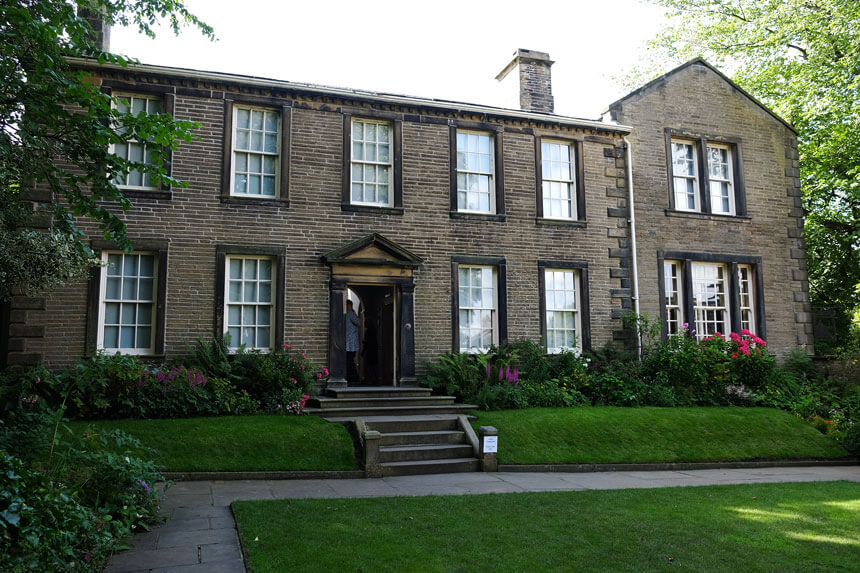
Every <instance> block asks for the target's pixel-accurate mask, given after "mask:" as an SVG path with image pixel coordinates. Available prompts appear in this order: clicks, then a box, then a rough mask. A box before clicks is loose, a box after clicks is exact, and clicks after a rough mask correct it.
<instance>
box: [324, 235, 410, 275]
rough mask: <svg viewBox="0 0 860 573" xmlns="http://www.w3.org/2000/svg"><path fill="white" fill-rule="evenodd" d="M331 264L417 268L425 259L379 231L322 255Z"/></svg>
mask: <svg viewBox="0 0 860 573" xmlns="http://www.w3.org/2000/svg"><path fill="white" fill-rule="evenodd" d="M322 259H323V261H325V262H326V263H329V264H335V263H339V264H352V265H383V266H395V267H407V268H415V267H417V266H418V265H420V264H421V263H422V262H424V259H422V258H421V257H419V256H418V255H416V254H414V253H412V252H410V251H409V250H408V249H406V248H404V247H402V246H400V245H398V244H397V243H395V242H394V241H392V240H390V239H387V238H385V237H383V236H382V235H380V234H379V233H371V234H370V235H366V236H364V237H361V238H360V239H356V240H355V241H352V242H351V243H347V244H346V245H343V246H341V247H338V248H336V249H334V250H331V251H329V252H328V253H326V254H324V255H323V257H322Z"/></svg>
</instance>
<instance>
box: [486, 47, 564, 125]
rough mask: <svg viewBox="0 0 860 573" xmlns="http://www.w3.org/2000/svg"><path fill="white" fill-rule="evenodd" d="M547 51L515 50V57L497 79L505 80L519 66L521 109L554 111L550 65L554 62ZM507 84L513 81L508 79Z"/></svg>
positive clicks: (543, 111) (544, 111)
mask: <svg viewBox="0 0 860 573" xmlns="http://www.w3.org/2000/svg"><path fill="white" fill-rule="evenodd" d="M554 63H555V62H553V61H552V60H550V59H549V54H547V53H546V52H537V51H535V50H524V49H522V48H520V49H519V50H517V51H516V52H514V59H512V60H511V61H510V63H509V64H508V65H507V66H505V69H503V70H502V71H501V72H499V75H497V76H496V79H497V80H499V81H500V82H501V81H503V80H504V79H505V78H506V77H507V76H508V74H510V72H511V70H513V69H514V68H519V74H518V75H519V86H514V87H515V88H518V90H519V95H520V109H522V110H524V111H536V112H541V113H552V111H553V99H552V77H551V75H550V67H551V66H552V65H553V64H554ZM506 83H507V84H511V83H513V80H512V79H511V80H508V81H507V82H506Z"/></svg>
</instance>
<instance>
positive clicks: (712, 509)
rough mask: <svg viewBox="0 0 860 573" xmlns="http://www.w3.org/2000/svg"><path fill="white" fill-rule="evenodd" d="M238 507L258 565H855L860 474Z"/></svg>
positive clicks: (859, 544)
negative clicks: (854, 478)
mask: <svg viewBox="0 0 860 573" xmlns="http://www.w3.org/2000/svg"><path fill="white" fill-rule="evenodd" d="M233 509H234V513H235V515H236V518H237V520H238V523H239V532H240V535H241V537H242V542H243V544H244V546H245V548H246V549H247V552H248V556H249V564H250V568H251V569H252V570H253V571H255V572H256V573H264V572H267V571H492V572H495V571H658V570H661V571H665V570H667V569H668V570H672V569H675V568H680V569H686V570H693V571H804V572H808V571H857V570H858V568H860V565H858V564H860V529H858V520H860V485H858V484H857V483H854V482H818V483H794V484H755V485H739V486H738V485H728V486H706V487H684V488H666V489H636V490H632V489H631V490H615V491H583V492H557V493H520V494H495V495H474V496H472V495H465V496H445V497H441V496H440V497H436V496H429V497H414V498H370V499H366V498H365V499H313V500H312V499H286V500H276V501H241V502H234V504H233ZM312 539H315V540H317V542H316V543H314V542H313V541H312Z"/></svg>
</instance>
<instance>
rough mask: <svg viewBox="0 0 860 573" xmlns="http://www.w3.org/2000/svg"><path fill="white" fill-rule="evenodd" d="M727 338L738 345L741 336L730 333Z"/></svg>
mask: <svg viewBox="0 0 860 573" xmlns="http://www.w3.org/2000/svg"><path fill="white" fill-rule="evenodd" d="M729 338H731V339H732V342H737V343H738V344H740V342H741V335H740V334H738V333H737V332H732V333H731V334H729Z"/></svg>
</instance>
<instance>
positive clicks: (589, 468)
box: [499, 458, 860, 473]
mask: <svg viewBox="0 0 860 573" xmlns="http://www.w3.org/2000/svg"><path fill="white" fill-rule="evenodd" d="M853 465H860V460H858V459H845V458H840V459H834V460H782V461H780V460H776V461H773V460H768V461H746V462H658V463H648V464H528V465H526V464H523V465H520V464H499V471H500V472H569V473H586V472H623V471H639V472H654V471H682V470H721V469H755V468H776V467H784V468H785V467H787V468H802V467H815V466H853Z"/></svg>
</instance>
